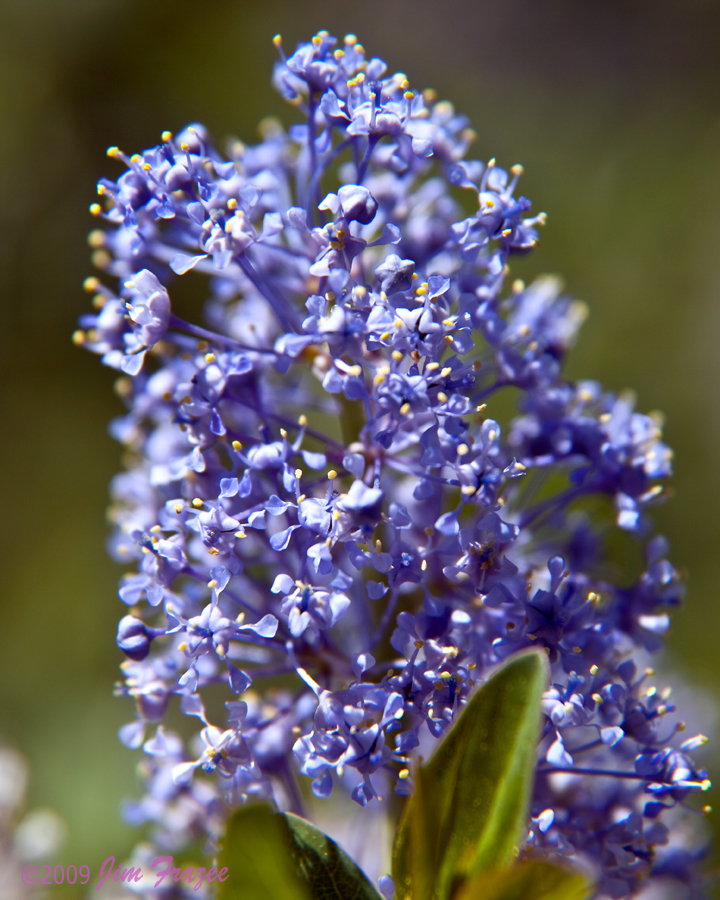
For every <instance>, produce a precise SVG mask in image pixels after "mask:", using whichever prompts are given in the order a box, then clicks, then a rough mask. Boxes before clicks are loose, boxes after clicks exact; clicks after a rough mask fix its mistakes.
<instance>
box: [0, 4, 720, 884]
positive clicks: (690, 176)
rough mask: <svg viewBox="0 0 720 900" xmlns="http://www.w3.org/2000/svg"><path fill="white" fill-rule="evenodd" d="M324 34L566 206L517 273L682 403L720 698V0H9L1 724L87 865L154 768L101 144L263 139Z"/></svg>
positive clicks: (595, 356) (604, 349) (2, 136)
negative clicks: (184, 130)
mask: <svg viewBox="0 0 720 900" xmlns="http://www.w3.org/2000/svg"><path fill="white" fill-rule="evenodd" d="M320 28H327V29H329V30H331V31H333V33H337V34H339V35H340V36H342V35H343V34H345V33H346V32H348V31H353V32H356V33H357V34H358V35H359V37H360V39H361V40H362V42H363V44H364V45H365V47H366V48H367V49H368V51H369V53H370V54H371V55H379V56H382V57H383V58H385V59H386V60H388V62H389V64H390V67H391V69H392V70H393V71H395V70H402V71H405V72H406V73H407V74H408V76H409V78H410V80H411V83H412V85H413V87H420V88H422V87H426V86H432V87H434V88H436V89H437V90H438V91H439V93H440V95H441V96H444V97H447V98H449V99H452V100H453V101H454V102H455V105H456V107H457V108H458V109H459V110H461V111H464V112H466V113H467V114H468V115H469V116H470V117H471V119H472V122H473V125H474V126H475V128H476V130H477V133H478V141H477V144H476V145H475V148H474V151H473V155H477V156H478V157H479V158H481V159H488V158H489V157H491V156H495V157H497V159H498V162H499V163H500V164H501V165H512V164H513V163H515V162H522V163H523V164H524V165H525V169H526V175H525V176H524V178H523V181H522V191H523V193H524V194H526V195H527V196H529V197H530V198H532V200H533V203H534V208H535V209H544V210H546V211H547V212H548V213H549V222H548V225H547V227H546V229H545V230H544V232H543V233H542V241H541V245H540V247H539V248H538V249H537V250H536V251H535V253H534V254H533V255H532V256H531V257H529V258H528V259H527V260H525V261H523V263H522V266H521V270H520V268H519V269H518V271H517V273H516V272H515V270H514V274H522V275H527V276H530V275H532V274H534V273H541V272H553V273H561V274H562V275H563V276H564V278H565V281H566V284H567V287H568V289H569V290H570V291H571V292H572V293H573V294H575V295H576V296H579V297H581V298H582V299H584V300H586V301H587V302H588V303H589V305H590V310H591V315H590V318H589V320H588V322H587V323H586V325H585V327H584V330H583V334H582V337H581V340H580V342H579V344H578V346H577V347H576V349H575V351H574V353H573V355H572V358H571V363H570V370H571V372H572V374H573V375H576V376H582V377H590V378H597V379H600V380H601V381H603V382H604V383H605V384H606V385H607V386H608V387H609V388H612V389H614V390H620V389H623V388H625V387H629V386H631V387H633V388H634V389H635V390H636V391H637V394H638V405H639V408H641V409H642V410H645V411H647V410H655V409H662V410H664V412H665V413H666V415H667V424H666V435H667V439H668V441H669V443H670V444H671V445H672V446H673V447H674V448H675V450H676V454H677V455H676V473H677V474H676V478H675V491H676V497H675V499H674V500H673V501H672V503H670V504H668V505H667V506H665V507H662V508H660V509H659V510H658V512H657V520H658V522H659V524H660V526H661V528H662V529H663V530H664V532H665V533H666V534H667V536H668V537H669V539H670V541H671V543H672V546H673V551H674V552H673V558H674V560H675V561H676V563H677V564H678V565H679V566H680V567H681V568H682V569H683V570H687V572H688V573H689V577H688V587H689V591H688V597H687V602H686V605H685V607H684V609H683V610H681V611H680V612H679V613H678V614H677V615H676V616H675V620H674V627H673V631H672V634H671V637H670V641H669V651H668V656H667V660H666V664H667V665H669V666H670V667H671V668H672V669H673V671H675V672H677V671H679V672H683V673H684V676H685V678H686V680H687V682H688V683H689V684H690V685H691V686H692V685H694V686H695V688H693V689H692V690H690V691H686V693H690V696H691V697H692V696H693V695H694V696H695V700H696V707H697V708H696V714H695V715H696V717H697V715H698V712H697V710H699V715H700V717H701V718H702V717H703V716H706V717H707V721H708V723H709V722H710V719H711V718H712V709H711V706H712V704H713V697H714V696H715V697H717V696H718V688H720V666H719V665H718V659H719V657H720V654H719V649H720V648H719V645H718V635H719V634H720V603H718V598H717V593H718V591H717V588H718V582H719V580H720V516H719V515H718V508H719V506H720V477H718V464H717V460H718V457H719V456H720V402H719V394H720V354H719V353H718V348H719V346H720V252H719V251H718V247H719V246H720V169H719V167H718V155H719V154H718V151H719V150H720V51H718V46H719V45H720V6H719V5H718V3H716V2H709V0H707V2H703V0H627V2H623V0H444V2H438V0H362V2H356V3H335V4H329V3H327V2H320V0H262V2H259V0H201V2H198V0H0V234H1V235H2V239H1V240H0V290H1V294H0V366H1V367H2V379H1V380H0V410H1V418H0V422H1V423H2V433H1V435H0V459H1V462H0V510H1V512H0V553H1V554H2V559H1V563H0V579H1V581H2V587H1V593H0V604H1V611H0V741H5V742H7V743H9V744H11V745H12V746H14V747H16V748H18V749H20V750H21V751H22V753H24V754H25V756H26V757H27V758H28V760H29V762H30V764H31V767H32V768H31V771H32V776H31V777H32V782H31V789H30V797H29V801H30V803H31V804H32V805H33V806H49V807H52V808H54V809H55V810H57V811H58V812H59V813H60V815H61V816H62V817H63V818H64V819H65V821H66V823H67V825H68V841H67V843H66V845H65V848H64V849H63V851H62V853H61V854H60V856H59V860H61V861H64V862H65V863H70V862H73V863H75V864H78V865H79V864H81V863H87V864H89V865H90V866H91V869H92V870H93V871H94V872H96V871H97V869H98V868H99V866H100V863H101V862H102V860H103V859H105V857H106V856H108V855H111V854H112V855H115V856H116V857H118V858H121V857H122V856H123V854H124V853H126V852H127V851H128V850H129V848H130V846H131V844H132V842H133V840H134V838H135V836H134V835H133V833H132V832H131V830H130V829H129V828H127V827H126V826H124V825H123V824H122V822H121V821H120V818H119V814H118V807H119V803H120V800H121V798H122V797H124V796H128V795H130V794H132V793H133V792H134V791H135V789H136V783H135V773H134V767H135V762H136V759H135V756H134V754H133V753H132V752H130V751H127V750H125V749H124V748H122V747H121V746H120V745H119V743H118V741H117V738H116V731H117V728H118V727H119V726H120V725H121V724H123V723H124V722H126V721H128V720H129V719H130V718H131V711H130V708H129V705H126V703H127V701H121V700H114V699H113V698H112V693H111V692H112V685H113V682H114V680H115V678H116V677H117V665H118V663H119V662H120V653H119V652H118V651H117V650H116V648H115V644H114V633H115V627H116V623H117V619H118V617H119V615H120V614H121V613H122V609H121V604H120V602H119V600H118V599H117V596H116V593H115V585H116V579H117V576H118V574H119V573H118V571H117V570H116V568H115V567H114V566H113V565H112V564H111V563H110V562H109V561H108V560H107V559H106V556H105V550H104V540H105V534H106V526H105V519H104V508H105V505H106V496H107V484H108V481H109V479H110V477H111V476H112V475H113V473H114V472H115V471H116V470H117V469H118V467H119V465H120V459H119V457H120V453H119V449H118V448H117V447H116V446H115V445H114V444H113V442H112V441H111V439H110V438H109V437H108V436H107V432H106V424H107V422H108V421H109V420H110V418H111V417H112V416H113V415H116V414H117V413H118V412H119V411H120V404H119V401H118V400H117V399H116V398H115V396H114V394H113V390H112V384H113V381H114V378H115V374H114V373H113V372H111V371H109V370H104V369H103V368H102V367H101V366H100V364H99V363H98V361H97V359H96V358H94V357H91V356H90V355H89V354H86V353H84V352H82V351H80V350H78V349H77V348H75V347H74V346H73V345H72V344H71V342H70V334H71V332H72V330H73V328H74V327H75V320H76V318H77V316H78V315H79V314H80V313H81V312H82V311H84V310H85V309H86V307H87V305H88V297H87V295H85V294H84V293H83V292H82V289H81V283H82V280H83V278H84V277H85V276H86V275H88V274H91V273H92V268H91V265H90V262H89V248H88V247H87V244H86V234H87V232H88V231H89V230H90V228H91V227H92V220H91V218H90V217H89V215H88V213H87V207H88V204H89V203H91V202H92V201H93V199H94V196H95V193H94V185H95V182H96V180H97V178H98V177H99V176H100V175H102V174H105V173H112V174H114V173H115V170H116V164H115V163H113V162H112V161H110V160H108V159H106V157H105V153H104V150H105V148H106V147H107V146H108V145H110V144H117V145H119V146H120V147H122V148H123V149H124V150H126V151H127V152H135V151H136V150H139V149H141V148H143V147H146V146H149V145H152V144H154V143H157V141H158V140H159V136H160V132H161V131H162V130H163V129H166V128H167V129H170V130H172V131H177V130H178V129H179V128H180V127H181V126H183V125H184V124H186V123H187V122H190V121H194V120H202V121H203V122H205V123H206V124H207V125H208V126H209V127H210V129H211V131H212V132H213V133H214V134H215V135H216V136H217V138H218V139H221V138H223V137H225V136H228V135H235V136H238V137H241V138H243V139H245V140H248V141H252V140H253V139H254V138H255V136H256V133H257V132H256V127H257V122H258V120H259V119H261V118H262V117H264V116H267V115H269V114H271V115H279V116H280V117H281V118H282V119H283V121H285V122H290V121H292V117H293V111H292V109H290V108H289V107H286V106H285V105H284V104H283V102H282V101H281V99H280V98H279V97H277V96H276V95H275V94H274V92H273V91H272V89H271V87H270V84H269V79H270V74H271V69H272V64H273V61H274V59H275V52H274V49H273V47H272V44H271V38H272V36H273V34H275V33H276V32H278V31H279V32H282V34H283V37H284V42H285V46H286V47H288V48H292V47H294V45H295V43H296V42H297V41H298V40H299V39H307V38H309V37H310V35H311V34H312V33H314V32H315V31H316V30H318V29H320ZM708 727H710V726H709V724H708ZM715 756H716V757H717V758H720V753H718V752H717V751H716V753H715ZM709 761H710V764H711V760H709ZM711 767H712V764H711ZM715 769H716V777H718V770H717V766H716V767H715ZM711 821H712V816H711ZM56 890H57V889H54V890H53V896H58V897H60V896H61V893H60V892H59V891H58V893H57V894H56V893H55V891H56ZM62 896H63V897H70V896H71V894H70V893H68V892H65V893H62ZM72 896H73V897H74V896H75V895H74V894H72ZM78 896H79V895H78Z"/></svg>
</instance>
